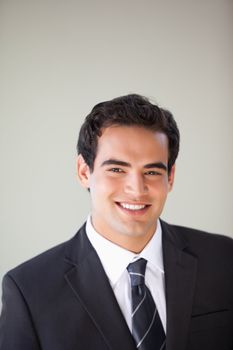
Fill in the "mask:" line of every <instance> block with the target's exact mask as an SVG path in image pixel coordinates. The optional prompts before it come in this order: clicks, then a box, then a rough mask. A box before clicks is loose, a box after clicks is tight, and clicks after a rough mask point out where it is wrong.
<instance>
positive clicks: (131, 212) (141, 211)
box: [115, 202, 151, 216]
mask: <svg viewBox="0 0 233 350" xmlns="http://www.w3.org/2000/svg"><path fill="white" fill-rule="evenodd" d="M115 203H116V205H117V207H118V208H119V209H121V211H122V212H124V213H125V214H128V215H131V216H142V215H144V214H145V213H146V212H147V210H148V209H149V208H150V206H151V205H150V204H145V203H135V202H134V203H130V202H115ZM120 203H127V204H130V205H145V208H143V209H138V210H131V209H127V208H123V207H122V206H121V204H120Z"/></svg>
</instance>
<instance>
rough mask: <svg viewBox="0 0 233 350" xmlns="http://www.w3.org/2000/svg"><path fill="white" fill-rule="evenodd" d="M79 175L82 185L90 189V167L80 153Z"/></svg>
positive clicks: (78, 162)
mask: <svg viewBox="0 0 233 350" xmlns="http://www.w3.org/2000/svg"><path fill="white" fill-rule="evenodd" d="M77 175H78V179H79V182H80V183H81V185H82V186H83V187H84V188H87V189H88V188H89V182H90V169H89V166H88V165H87V163H86V162H85V160H84V159H83V156H82V155H81V154H79V155H78V158H77Z"/></svg>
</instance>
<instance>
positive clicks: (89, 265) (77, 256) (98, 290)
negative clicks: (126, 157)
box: [65, 228, 135, 350]
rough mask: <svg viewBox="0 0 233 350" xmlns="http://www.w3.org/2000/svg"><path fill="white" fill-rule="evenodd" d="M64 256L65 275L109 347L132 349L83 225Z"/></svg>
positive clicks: (122, 320)
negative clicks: (65, 263)
mask: <svg viewBox="0 0 233 350" xmlns="http://www.w3.org/2000/svg"><path fill="white" fill-rule="evenodd" d="M74 247H75V248H74ZM74 249H75V250H74ZM66 260H69V261H70V262H71V263H72V264H73V268H72V269H71V270H70V271H69V272H68V273H67V274H66V276H65V278H66V280H67V282H68V284H69V286H70V287H71V288H72V290H73V292H74V293H75V295H76V297H77V302H80V303H81V304H82V306H83V308H84V309H85V310H86V312H87V315H88V316H89V318H90V319H91V320H92V322H93V323H94V324H95V326H96V328H97V330H98V332H99V334H100V335H101V336H102V337H103V340H104V341H105V342H106V344H107V345H108V347H109V349H112V350H119V349H121V350H135V345H134V341H133V339H132V336H131V334H130V331H129V329H128V326H127V324H126V322H125V319H124V317H123V315H122V313H121V310H120V308H119V306H118V303H117V301H116V298H115V295H114V293H113V291H112V288H111V286H110V284H109V281H108V278H107V276H106V274H105V272H104V270H103V267H102V264H101V262H100V260H99V258H98V255H97V254H96V252H95V250H94V248H93V247H92V245H91V244H90V242H89V240H88V238H87V236H86V233H85V229H84V228H82V229H81V230H80V232H79V233H78V235H77V236H76V243H75V245H73V247H72V248H71V251H69V252H68V256H67V259H66Z"/></svg>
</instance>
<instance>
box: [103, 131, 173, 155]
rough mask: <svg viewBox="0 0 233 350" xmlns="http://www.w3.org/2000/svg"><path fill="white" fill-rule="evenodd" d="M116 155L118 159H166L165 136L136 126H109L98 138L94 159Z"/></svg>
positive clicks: (166, 146) (166, 142) (166, 144)
mask: <svg viewBox="0 0 233 350" xmlns="http://www.w3.org/2000/svg"><path fill="white" fill-rule="evenodd" d="M108 157H111V158H112V157H118V158H119V159H120V160H127V161H136V160H139V159H145V160H146V159H148V160H153V161H155V160H161V161H162V160H163V161H165V160H166V161H167V159H168V139H167V136H166V135H165V134H164V133H162V132H158V131H151V130H148V129H146V128H143V127H138V126H111V127H108V128H105V129H104V130H103V132H102V135H101V136H100V137H99V138H98V147H97V154H96V160H98V159H99V158H101V160H105V159H104V158H108Z"/></svg>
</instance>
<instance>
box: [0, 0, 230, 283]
mask: <svg viewBox="0 0 233 350" xmlns="http://www.w3.org/2000/svg"><path fill="white" fill-rule="evenodd" d="M232 19H233V2H232V1H231V0H196V1H191V0H190V1H189V0H171V1H166V0H161V1H156V0H153V1H152V0H143V1H142V0H140V1H139V0H124V1H123V0H120V1H111V0H100V1H90V0H85V1H77V0H75V1H74V0H73V1H72V0H67V1H60V0H56V1H55V0H54V1H53V0H40V1H37V0H31V1H30V0H20V1H18V0H2V1H1V2H0V50H1V54H0V77H1V78H0V89H1V90H0V98H1V103H0V159H1V163H0V164H1V172H0V240H1V241H0V278H2V276H3V274H4V273H5V272H6V271H7V270H9V269H10V268H12V267H14V266H15V265H17V264H19V263H20V262H22V261H25V260H27V259H29V258H30V257H32V256H34V255H36V254H38V253H39V252H41V251H43V250H45V249H47V248H49V247H51V246H53V245H56V244H57V243H60V242H62V241H64V240H66V239H69V238H70V237H71V236H72V235H74V234H75V232H76V230H77V229H78V227H79V226H80V225H81V224H82V223H83V221H84V220H85V218H86V215H87V213H88V212H89V198H88V193H87V192H86V191H85V190H83V189H82V188H81V187H80V186H79V184H78V182H77V177H76V164H75V162H76V151H75V146H76V141H77V136H78V131H79V127H80V125H81V123H82V122H83V119H84V117H85V116H86V114H88V112H89V110H90V109H91V108H92V107H93V106H94V104H96V103H98V102H100V101H103V100H107V99H110V98H113V97H116V96H119V95H123V94H127V93H131V92H136V93H140V94H143V95H146V96H148V97H150V98H152V99H153V101H155V102H157V103H158V104H159V105H160V106H162V107H165V108H168V109H170V110H171V111H172V112H173V114H174V116H175V118H176V120H177V122H178V125H179V127H180V131H181V135H182V139H181V152H180V155H179V159H178V162H177V174H176V183H175V188H174V190H173V192H172V193H171V194H170V195H169V199H168V202H167V206H166V209H165V211H164V214H163V219H166V220H167V221H169V222H172V223H177V224H182V225H187V226H193V227H196V228H201V229H204V230H207V231H210V232H215V233H224V234H226V235H233V216H232V196H233V185H232V183H233V181H232V170H233V157H232V150H233V138H232V131H233V130H232V127H233V122H232V110H233V99H232V87H233V66H232V62H233V40H232V34H233V21H232Z"/></svg>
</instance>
